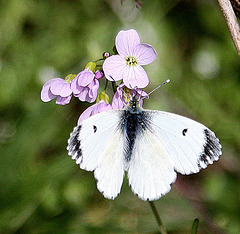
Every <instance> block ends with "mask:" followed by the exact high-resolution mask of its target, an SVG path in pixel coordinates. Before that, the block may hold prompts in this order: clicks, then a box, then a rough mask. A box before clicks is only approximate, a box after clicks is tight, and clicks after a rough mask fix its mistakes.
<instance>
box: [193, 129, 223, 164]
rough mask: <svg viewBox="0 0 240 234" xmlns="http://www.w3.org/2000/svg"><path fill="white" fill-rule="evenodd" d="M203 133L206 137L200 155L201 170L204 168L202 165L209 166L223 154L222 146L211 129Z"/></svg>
mask: <svg viewBox="0 0 240 234" xmlns="http://www.w3.org/2000/svg"><path fill="white" fill-rule="evenodd" d="M203 132H204V136H205V144H204V145H203V151H202V153H201V154H200V155H199V159H198V167H199V168H202V166H201V164H202V163H204V164H205V165H206V166H208V165H209V164H210V163H211V162H213V161H216V160H218V158H219V156H220V155H221V154H222V151H221V148H222V146H221V144H220V142H219V140H218V138H217V137H216V136H215V134H214V133H213V132H212V131H210V130H209V129H204V131H203Z"/></svg>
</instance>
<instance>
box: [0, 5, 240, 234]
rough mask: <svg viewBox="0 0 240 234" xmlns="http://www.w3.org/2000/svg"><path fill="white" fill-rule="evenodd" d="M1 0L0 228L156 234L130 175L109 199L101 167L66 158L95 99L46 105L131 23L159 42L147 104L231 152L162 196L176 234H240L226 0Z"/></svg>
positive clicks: (236, 113) (238, 99)
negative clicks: (195, 232) (95, 169)
mask: <svg viewBox="0 0 240 234" xmlns="http://www.w3.org/2000/svg"><path fill="white" fill-rule="evenodd" d="M143 3H144V4H143V5H142V8H141V9H137V8H136V6H135V3H134V1H132V0H126V1H124V2H123V4H122V5H121V3H120V0H4V1H0V114H1V119H0V233H157V232H158V228H157V224H156V221H155V219H154V216H153V214H152V212H151V210H150V207H149V204H148V203H147V202H144V201H142V200H140V199H139V198H138V197H137V196H135V195H134V194H133V193H132V192H131V189H130V188H129V186H128V182H127V180H125V181H124V185H123V188H122V191H121V193H120V195H119V196H118V197H117V198H116V199H115V200H114V201H111V200H107V199H105V198H104V197H103V196H102V195H101V194H100V193H99V192H98V190H97V188H96V181H95V179H94V177H93V173H92V172H86V171H83V170H80V169H79V167H78V166H77V165H76V164H75V163H74V161H73V160H71V158H70V157H68V155H67V151H66V145H67V139H68V137H69V134H70V132H71V131H72V129H73V127H74V126H75V125H76V122H77V119H78V116H79V115H80V113H81V112H82V111H83V110H84V109H86V108H87V106H88V103H81V102H80V101H78V100H74V99H72V101H71V103H70V104H69V105H67V106H58V105H56V104H55V101H51V102H49V103H43V102H42V101H41V100H40V92H41V88H42V85H43V84H44V83H45V82H46V81H48V80H50V79H52V78H54V77H62V78H64V77H65V76H66V75H68V74H69V73H78V72H80V71H81V70H82V69H83V67H84V66H85V65H86V63H87V62H89V61H93V60H96V59H99V58H101V56H102V53H103V52H104V51H107V50H108V51H110V50H111V49H112V47H113V45H114V39H115V36H116V35H117V33H118V31H119V30H121V29H130V28H134V29H136V30H137V31H138V32H139V34H140V37H141V41H142V42H145V43H149V44H151V45H153V46H154V48H155V49H156V51H157V53H158V58H157V60H156V61H155V62H153V63H152V64H150V65H148V66H146V67H145V69H146V71H147V72H148V75H149V78H150V85H149V86H148V87H147V88H146V89H145V90H146V91H148V92H149V91H151V90H152V89H153V88H155V87H156V86H158V85H159V84H160V83H162V82H163V81H165V80H166V79H171V82H170V84H168V85H166V86H164V87H162V88H161V89H160V90H158V91H157V92H155V93H153V94H152V96H151V98H150V100H145V103H144V107H145V108H149V109H157V110H165V111H171V112H175V113H178V114H181V115H185V116H188V117H191V118H193V119H195V120H198V121H199V122H202V123H203V124H205V125H206V126H208V127H209V128H210V129H212V130H213V131H214V132H215V133H216V135H217V136H218V137H219V139H220V140H221V143H222V145H223V155H222V157H221V158H220V160H219V161H218V162H215V163H214V165H211V166H209V167H208V168H207V169H206V170H203V171H201V172H200V173H199V174H196V175H190V176H180V175H179V176H178V180H177V182H176V183H175V184H174V185H173V188H172V190H171V191H170V192H169V193H168V194H167V195H165V196H164V197H162V198H161V199H159V200H158V201H156V202H155V204H156V206H157V208H158V210H159V213H160V215H161V217H162V221H163V223H164V225H165V227H166V228H167V230H168V231H169V233H190V231H191V225H192V222H193V220H194V219H195V218H196V217H198V218H199V219H200V226H199V233H233V234H235V233H240V185H239V178H240V173H239V172H240V169H239V153H240V121H239V119H240V108H239V107H240V64H239V57H238V55H237V52H236V50H235V47H234V45H233V42H232V39H231V37H230V34H229V32H228V29H227V26H226V22H225V19H224V17H223V15H222V12H221V10H220V7H219V6H218V3H217V0H208V1H202V0H191V1H190V0H186V1H180V0H168V1H166V0H161V1H160V0H151V1H147V0H145V1H143Z"/></svg>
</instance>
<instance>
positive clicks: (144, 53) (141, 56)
mask: <svg viewBox="0 0 240 234" xmlns="http://www.w3.org/2000/svg"><path fill="white" fill-rule="evenodd" d="M134 56H135V57H136V58H137V61H138V64H139V65H147V64H149V63H152V62H153V61H154V60H155V59H156V58H157V52H156V50H155V49H154V48H153V47H152V46H151V45H148V44H145V43H142V44H139V45H137V46H136V47H135V49H134Z"/></svg>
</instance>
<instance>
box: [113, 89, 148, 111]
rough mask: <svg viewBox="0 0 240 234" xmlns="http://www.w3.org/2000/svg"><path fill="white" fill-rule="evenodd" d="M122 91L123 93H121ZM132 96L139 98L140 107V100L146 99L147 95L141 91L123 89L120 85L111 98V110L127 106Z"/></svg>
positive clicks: (141, 101)
mask: <svg viewBox="0 0 240 234" xmlns="http://www.w3.org/2000/svg"><path fill="white" fill-rule="evenodd" d="M123 90H124V92H125V93H124V92H123ZM132 96H137V97H139V105H140V106H141V107H142V105H143V100H142V99H140V98H141V97H145V98H148V96H147V93H146V92H144V91H143V90H141V89H138V88H137V89H133V90H130V89H128V88H126V87H124V84H121V85H119V86H118V87H117V91H116V93H115V94H114V96H113V100H112V108H113V109H122V108H123V107H124V106H125V105H127V104H128V103H129V101H130V99H131V97H132Z"/></svg>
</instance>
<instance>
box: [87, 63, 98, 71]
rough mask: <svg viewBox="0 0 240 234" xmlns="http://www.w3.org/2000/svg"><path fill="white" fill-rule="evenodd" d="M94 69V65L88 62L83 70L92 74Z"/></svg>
mask: <svg viewBox="0 0 240 234" xmlns="http://www.w3.org/2000/svg"><path fill="white" fill-rule="evenodd" d="M95 68H96V63H93V62H89V63H88V64H87V65H86V66H85V69H88V71H92V72H95Z"/></svg>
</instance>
